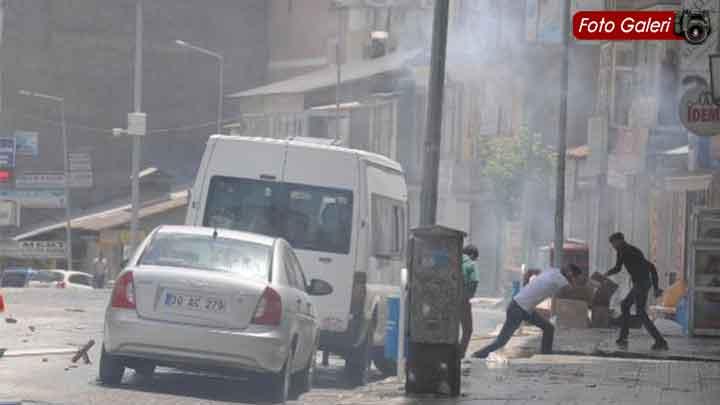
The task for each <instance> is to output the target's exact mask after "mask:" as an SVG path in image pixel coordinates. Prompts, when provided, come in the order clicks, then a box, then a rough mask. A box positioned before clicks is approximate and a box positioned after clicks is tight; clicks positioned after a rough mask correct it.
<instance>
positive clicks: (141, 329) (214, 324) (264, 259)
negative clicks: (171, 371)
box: [100, 226, 332, 401]
mask: <svg viewBox="0 0 720 405" xmlns="http://www.w3.org/2000/svg"><path fill="white" fill-rule="evenodd" d="M331 292H332V287H331V286H330V285H329V284H328V283H326V282H324V281H322V280H315V279H314V280H310V281H309V282H308V280H306V278H305V275H304V273H303V270H302V268H301V267H300V264H299V262H298V260H297V258H296V257H295V253H294V252H293V250H292V248H291V247H290V245H289V244H288V243H287V242H286V241H284V240H283V239H278V238H271V237H267V236H262V235H257V234H252V233H244V232H236V231H230V230H224V229H214V228H202V227H187V226H161V227H159V228H157V229H156V230H154V231H153V232H152V233H151V234H150V235H149V236H148V237H147V239H146V240H145V241H144V242H143V243H142V245H141V246H140V248H139V249H138V253H137V254H136V255H135V257H133V258H132V259H131V260H130V262H129V263H128V264H127V266H126V268H125V269H124V270H123V271H122V272H121V273H120V274H119V275H118V278H117V280H116V281H115V286H114V288H113V292H112V297H111V300H110V302H109V304H108V307H107V311H106V314H105V328H104V337H103V346H102V354H101V358H100V380H101V381H102V382H103V383H107V384H117V383H119V382H120V381H121V380H122V376H123V373H124V371H125V368H126V367H127V368H131V369H134V370H135V372H136V373H138V374H139V375H140V376H142V377H146V378H147V377H151V376H152V374H153V372H154V370H155V367H156V366H158V365H160V366H169V367H177V368H188V369H201V370H211V371H215V372H217V371H220V372H223V371H227V372H233V373H234V372H236V371H246V372H255V373H261V374H262V375H263V376H264V377H266V378H267V380H268V382H269V383H270V387H269V389H268V393H270V394H272V395H273V397H274V399H275V400H279V401H284V400H285V399H286V398H288V397H297V396H298V395H300V394H301V393H303V392H306V391H308V390H309V389H310V386H311V380H312V373H313V369H314V365H315V357H316V356H315V352H316V350H317V341H318V324H317V320H316V316H315V307H314V305H313V301H312V299H311V296H312V295H326V294H330V293H331Z"/></svg>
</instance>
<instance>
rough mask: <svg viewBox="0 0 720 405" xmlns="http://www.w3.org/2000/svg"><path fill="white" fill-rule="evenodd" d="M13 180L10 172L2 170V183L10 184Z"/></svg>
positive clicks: (0, 177)
mask: <svg viewBox="0 0 720 405" xmlns="http://www.w3.org/2000/svg"><path fill="white" fill-rule="evenodd" d="M11 178H12V173H10V171H9V170H0V183H8V182H9V181H10V179H11Z"/></svg>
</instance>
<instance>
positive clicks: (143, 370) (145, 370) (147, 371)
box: [134, 362, 155, 380]
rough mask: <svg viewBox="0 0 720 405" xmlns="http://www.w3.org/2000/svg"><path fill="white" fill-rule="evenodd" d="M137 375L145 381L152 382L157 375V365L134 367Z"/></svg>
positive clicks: (146, 364) (145, 364)
mask: <svg viewBox="0 0 720 405" xmlns="http://www.w3.org/2000/svg"><path fill="white" fill-rule="evenodd" d="M134 370H135V373H136V374H137V375H138V376H139V377H140V378H141V379H143V380H151V379H152V378H153V375H155V364H153V363H150V362H148V363H142V364H138V365H136V366H135V367H134Z"/></svg>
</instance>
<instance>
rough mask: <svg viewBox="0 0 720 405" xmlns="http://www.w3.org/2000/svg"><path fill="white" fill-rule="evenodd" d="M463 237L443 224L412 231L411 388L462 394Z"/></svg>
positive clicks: (407, 386) (408, 386) (420, 391)
mask: <svg viewBox="0 0 720 405" xmlns="http://www.w3.org/2000/svg"><path fill="white" fill-rule="evenodd" d="M464 237H465V233H464V232H462V231H458V230H455V229H450V228H446V227H442V226H431V227H426V228H417V229H413V230H412V231H411V238H410V246H409V247H410V249H409V260H408V262H409V263H408V265H409V267H408V276H409V280H408V286H409V288H408V320H409V322H408V337H409V338H408V346H407V347H408V354H407V373H406V381H405V391H406V392H407V393H414V394H438V393H439V394H446V395H450V396H454V397H456V396H459V395H460V376H461V372H460V360H461V358H460V356H461V353H460V348H459V344H458V340H459V329H460V316H461V308H462V305H461V304H462V300H463V299H464V297H463V294H464V289H463V276H462V270H461V265H462V245H463V239H464Z"/></svg>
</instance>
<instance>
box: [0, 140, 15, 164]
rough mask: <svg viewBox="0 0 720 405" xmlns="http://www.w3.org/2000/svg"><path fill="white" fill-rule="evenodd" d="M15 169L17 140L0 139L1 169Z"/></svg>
mask: <svg viewBox="0 0 720 405" xmlns="http://www.w3.org/2000/svg"><path fill="white" fill-rule="evenodd" d="M13 167H15V138H0V168H3V169H11V168H13Z"/></svg>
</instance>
